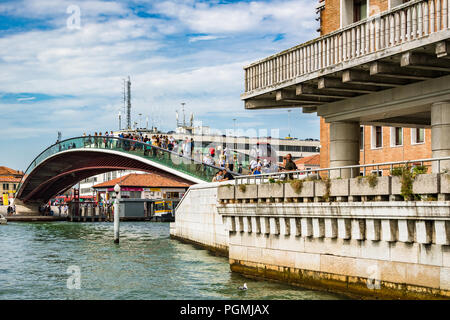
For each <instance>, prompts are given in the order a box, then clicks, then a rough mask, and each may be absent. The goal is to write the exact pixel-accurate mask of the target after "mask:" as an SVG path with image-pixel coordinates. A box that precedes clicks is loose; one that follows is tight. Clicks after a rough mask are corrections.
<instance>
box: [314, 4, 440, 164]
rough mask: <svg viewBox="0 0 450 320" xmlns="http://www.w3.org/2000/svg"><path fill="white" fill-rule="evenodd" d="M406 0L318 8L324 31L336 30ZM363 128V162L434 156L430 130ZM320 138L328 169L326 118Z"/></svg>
mask: <svg viewBox="0 0 450 320" xmlns="http://www.w3.org/2000/svg"><path fill="white" fill-rule="evenodd" d="M405 2H407V1H401V0H399V1H397V0H392V1H385V0H372V1H367V0H352V1H341V0H327V1H326V2H325V1H321V2H319V6H318V7H317V8H318V12H319V13H320V33H321V35H326V34H329V33H332V32H334V31H336V30H338V29H340V28H342V27H345V26H347V25H348V24H351V23H356V22H358V21H360V20H363V19H365V18H367V17H369V16H373V15H375V14H378V13H380V12H384V11H386V10H389V9H391V8H395V7H396V6H398V5H401V4H403V3H405ZM341 4H342V5H341ZM360 130H361V137H360V150H361V152H360V164H368V163H380V162H388V161H389V162H390V161H402V160H411V159H419V158H421V159H425V158H430V157H431V130H430V129H425V128H423V127H422V128H421V127H417V128H404V127H384V126H370V125H366V126H364V125H361V128H360ZM320 140H321V146H322V148H321V150H320V152H321V156H322V157H321V167H323V168H327V167H329V166H330V153H329V149H330V125H329V124H328V123H326V122H325V119H324V118H321V121H320Z"/></svg>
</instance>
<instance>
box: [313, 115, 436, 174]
mask: <svg viewBox="0 0 450 320" xmlns="http://www.w3.org/2000/svg"><path fill="white" fill-rule="evenodd" d="M320 145H321V149H320V167H321V168H328V167H329V166H330V154H329V148H330V125H329V124H328V123H325V121H324V119H323V118H321V119H320ZM425 158H431V130H430V129H425V142H424V143H422V144H411V128H403V146H399V147H391V128H390V127H383V147H382V148H379V149H372V126H364V152H363V151H361V152H360V164H370V163H380V162H390V161H403V160H413V159H425Z"/></svg>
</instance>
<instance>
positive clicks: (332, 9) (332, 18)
mask: <svg viewBox="0 0 450 320" xmlns="http://www.w3.org/2000/svg"><path fill="white" fill-rule="evenodd" d="M341 1H345V0H325V9H324V10H322V12H321V14H320V18H321V20H320V21H321V34H322V35H325V34H328V33H330V32H333V31H335V30H337V29H339V28H340V15H341V12H340V7H341ZM388 6H389V2H388V0H369V8H370V9H369V16H372V15H375V14H377V13H379V12H383V11H386V10H387V9H388Z"/></svg>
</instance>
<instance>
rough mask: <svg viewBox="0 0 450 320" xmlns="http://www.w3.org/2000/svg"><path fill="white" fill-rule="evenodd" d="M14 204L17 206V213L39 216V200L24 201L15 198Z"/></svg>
mask: <svg viewBox="0 0 450 320" xmlns="http://www.w3.org/2000/svg"><path fill="white" fill-rule="evenodd" d="M14 205H15V207H16V215H21V216H39V215H40V212H39V206H40V204H39V203H38V202H27V203H24V202H23V201H22V200H19V199H15V200H14Z"/></svg>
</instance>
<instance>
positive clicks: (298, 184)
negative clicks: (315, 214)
mask: <svg viewBox="0 0 450 320" xmlns="http://www.w3.org/2000/svg"><path fill="white" fill-rule="evenodd" d="M290 185H291V187H292V189H293V190H294V192H295V193H297V194H299V193H301V192H302V189H303V180H298V179H296V180H291V181H290Z"/></svg>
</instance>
